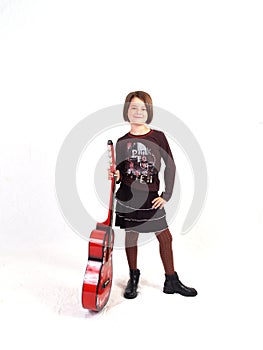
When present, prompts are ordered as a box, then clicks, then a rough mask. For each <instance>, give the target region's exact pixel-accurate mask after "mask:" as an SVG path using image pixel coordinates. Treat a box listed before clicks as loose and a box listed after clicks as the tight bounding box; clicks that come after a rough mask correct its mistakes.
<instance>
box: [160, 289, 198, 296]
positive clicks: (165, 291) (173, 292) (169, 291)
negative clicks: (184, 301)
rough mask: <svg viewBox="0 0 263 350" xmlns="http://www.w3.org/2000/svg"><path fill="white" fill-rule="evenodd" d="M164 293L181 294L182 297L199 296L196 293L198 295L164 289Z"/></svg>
mask: <svg viewBox="0 0 263 350" xmlns="http://www.w3.org/2000/svg"><path fill="white" fill-rule="evenodd" d="M163 292H164V293H165V294H180V295H182V296H183V297H195V296H196V295H197V293H196V294H182V293H179V292H175V291H173V290H169V289H164V290H163Z"/></svg>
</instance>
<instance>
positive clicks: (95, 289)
mask: <svg viewBox="0 0 263 350" xmlns="http://www.w3.org/2000/svg"><path fill="white" fill-rule="evenodd" d="M113 243H114V231H113V230H112V229H111V228H108V229H106V230H102V229H98V230H97V229H96V230H93V231H92V232H91V234H90V241H89V260H88V264H87V268H86V271H85V276H84V282H83V288H82V306H83V308H85V309H89V310H93V311H100V310H101V309H103V307H104V306H105V305H106V304H107V302H108V299H109V297H110V292H111V286H112V275H113V267H112V250H113Z"/></svg>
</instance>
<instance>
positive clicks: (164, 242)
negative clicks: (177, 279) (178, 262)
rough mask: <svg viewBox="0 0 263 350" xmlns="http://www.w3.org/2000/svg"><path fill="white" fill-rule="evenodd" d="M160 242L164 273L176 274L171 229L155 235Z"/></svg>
mask: <svg viewBox="0 0 263 350" xmlns="http://www.w3.org/2000/svg"><path fill="white" fill-rule="evenodd" d="M155 235H156V237H157V239H158V241H159V250H160V256H161V259H162V263H163V267H164V271H165V273H166V274H167V275H172V274H174V259H173V249H172V240H173V237H172V235H171V232H170V230H169V228H167V229H165V230H163V231H161V232H156V233H155Z"/></svg>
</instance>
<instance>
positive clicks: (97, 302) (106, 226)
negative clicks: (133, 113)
mask: <svg viewBox="0 0 263 350" xmlns="http://www.w3.org/2000/svg"><path fill="white" fill-rule="evenodd" d="M108 155H109V162H110V170H111V171H112V172H113V173H114V172H115V156H114V148H113V143H112V141H111V140H109V141H108ZM115 183H116V177H115V176H113V177H112V179H111V187H110V200H109V209H108V216H107V219H106V220H105V221H104V222H101V223H97V225H96V229H95V230H93V231H92V232H91V234H90V238H89V257H88V264H87V267H86V271H85V276H84V281H83V287H82V306H83V308H84V309H89V310H93V311H100V310H102V309H103V307H104V306H105V305H106V304H107V302H108V299H109V297H110V291H111V286H112V272H113V268H112V251H113V244H114V231H113V229H112V220H113V212H114V206H113V204H114V193H115Z"/></svg>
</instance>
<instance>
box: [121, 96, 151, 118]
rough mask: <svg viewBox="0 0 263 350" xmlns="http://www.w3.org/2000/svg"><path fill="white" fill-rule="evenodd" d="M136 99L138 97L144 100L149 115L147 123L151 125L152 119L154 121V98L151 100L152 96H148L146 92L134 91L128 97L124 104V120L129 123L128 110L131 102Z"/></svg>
mask: <svg viewBox="0 0 263 350" xmlns="http://www.w3.org/2000/svg"><path fill="white" fill-rule="evenodd" d="M134 97H138V98H139V99H140V100H142V101H143V102H144V103H145V106H146V110H147V114H148V118H147V120H146V123H147V124H150V123H151V121H152V119H153V104H152V98H151V96H150V95H149V94H147V92H144V91H133V92H130V93H129V94H128V95H127V96H126V99H125V103H124V106H123V118H124V120H125V121H126V122H127V121H129V119H128V109H129V106H130V103H131V100H132V99H133V98H134Z"/></svg>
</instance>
